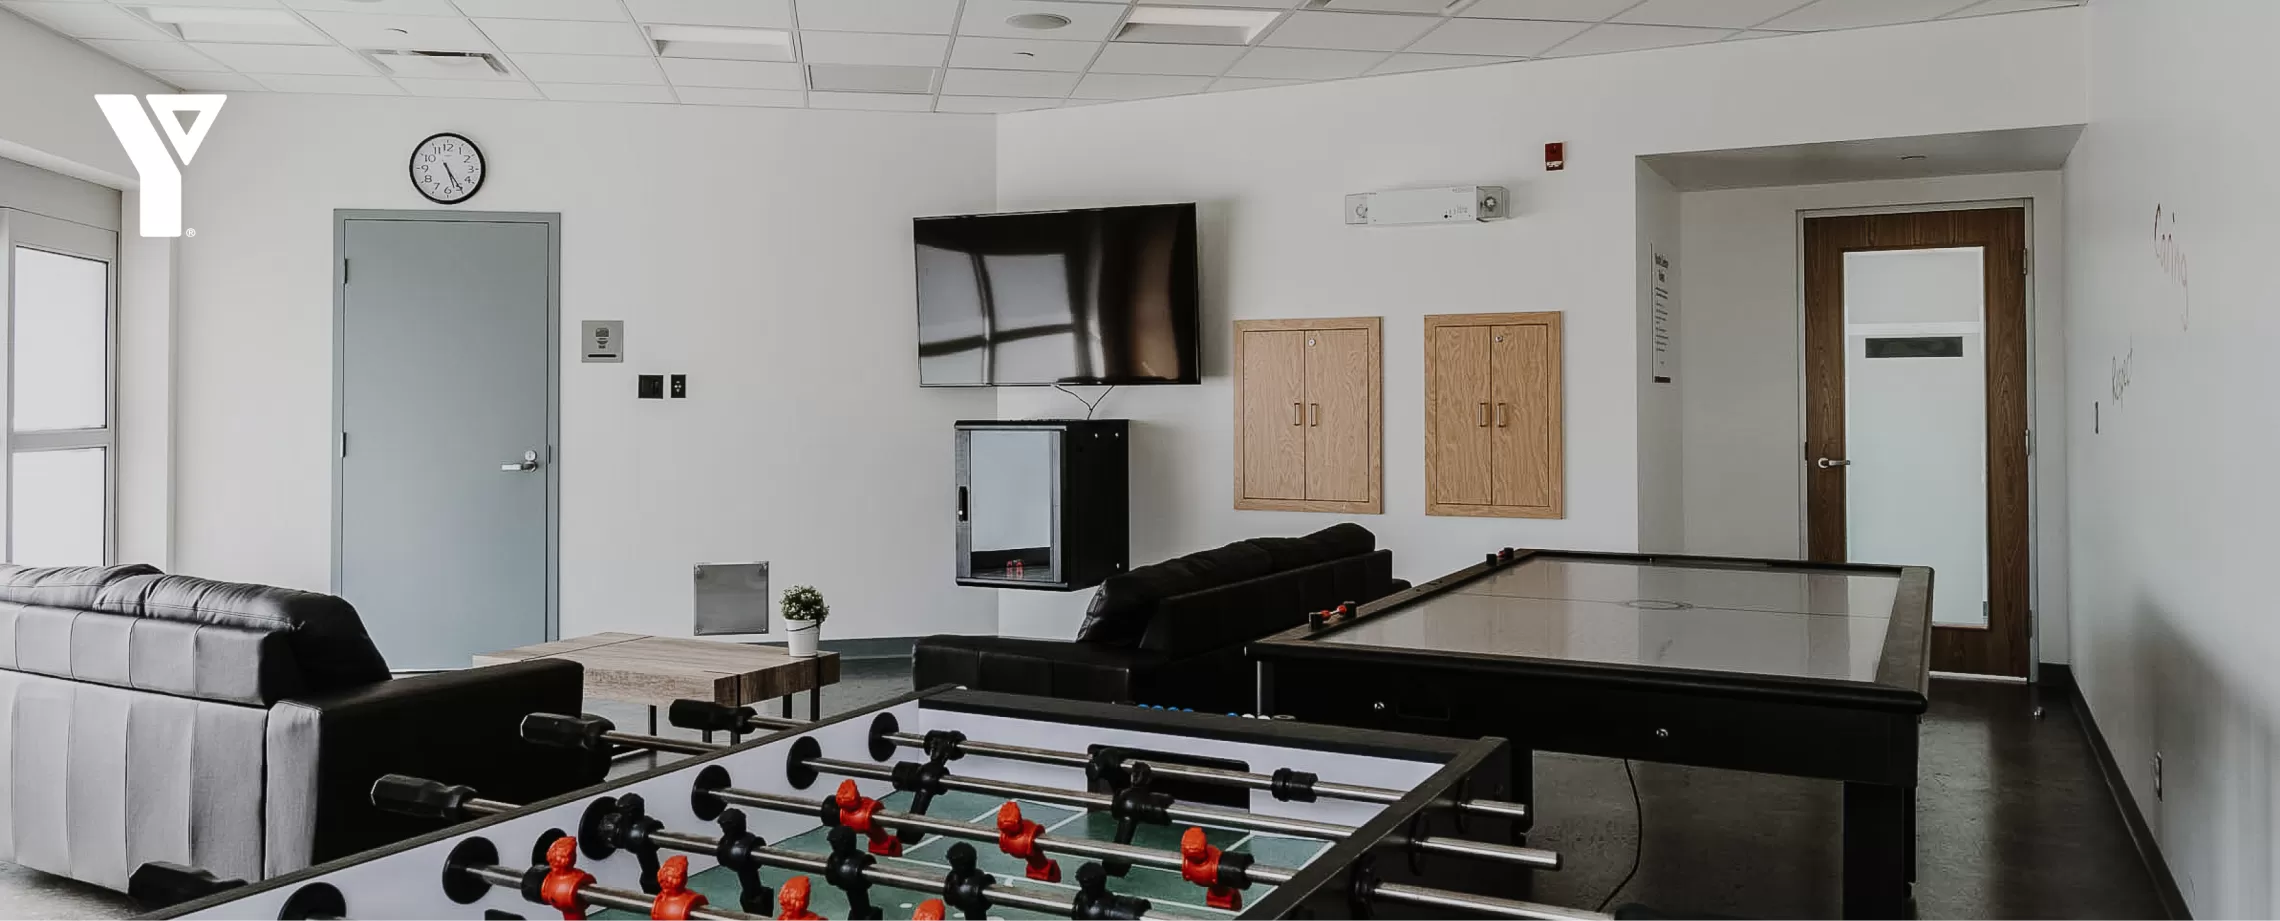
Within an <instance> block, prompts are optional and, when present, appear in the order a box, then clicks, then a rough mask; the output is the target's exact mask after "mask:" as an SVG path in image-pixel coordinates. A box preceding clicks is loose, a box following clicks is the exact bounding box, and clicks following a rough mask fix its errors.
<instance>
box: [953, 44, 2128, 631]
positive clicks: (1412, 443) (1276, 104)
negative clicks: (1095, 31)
mask: <svg viewBox="0 0 2280 921" xmlns="http://www.w3.org/2000/svg"><path fill="white" fill-rule="evenodd" d="M2080 28H2081V14H2080V11H2079V10H2075V9H2059V10H2052V11H2045V12H2037V13H2023V14H2019V15H2014V16H1992V17H1985V18H1979V19H1969V20H1950V21H1943V22H1936V23H1927V24H1922V25H1913V26H1900V27H1893V28H1885V29H1868V30H1859V31H1850V32H1835V33H1823V34H1817V35H1809V36H1796V37H1787V38H1782V39H1780V40H1773V41H1759V42H1734V43H1726V44H1718V45H1704V46H1696V47H1689V48H1678V49H1669V50H1662V51H1652V52H1642V53H1636V54H1621V55H1607V56H1601V57H1585V58H1573V59H1562V60H1554V61H1543V62H1531V63H1526V64H1514V65H1505V66H1499V67H1487V68H1477V69H1470V70H1461V71H1444V72H1439V73H1425V74H1409V75H1402V76H1396V77H1385V78H1376V79H1368V80H1357V81H1346V82H1338V83H1327V84H1313V85H1305V86H1294V87H1283V88H1277V89H1268V90H1254V91H1249V92H1242V93H1227V94H1217V95H1208V96H1192V97H1182V98H1176V99H1162V100H1151V101H1146V102H1135V103H1127V104H1117V105H1106V106H1086V107H1081V108H1073V109H1060V110H1053V111H1044V112H1029V113H1022V114H1018V115H1010V116H1006V117H1003V118H1002V119H1001V120H1000V121H999V123H998V205H999V206H1000V207H1001V208H1007V209H1021V208H1038V207H1057V206H1078V205H1100V204H1118V203H1133V202H1149V201H1168V200H1194V201H1200V202H1202V203H1204V206H1205V207H1204V226H1203V248H1204V273H1205V278H1204V293H1205V299H1206V304H1205V315H1204V322H1205V325H1204V329H1205V331H1206V335H1205V339H1204V347H1205V354H1204V373H1205V375H1206V379H1205V382H1204V383H1203V384H1202V385H1201V386H1196V387H1158V388H1148V389H1141V388H1134V389H1131V390H1127V391H1119V392H1118V393H1117V394H1116V395H1115V396H1112V397H1110V398H1109V401H1108V403H1107V404H1106V405H1105V406H1103V407H1102V408H1101V412H1102V413H1103V414H1106V415H1110V416H1120V417H1129V418H1132V419H1133V420H1135V425H1134V428H1133V474H1132V490H1133V497H1132V504H1133V509H1134V514H1133V524H1132V558H1133V562H1134V563H1146V562H1151V561H1154V560H1158V559H1162V558H1164V557H1167V556H1172V555H1176V554H1179V553H1184V552H1188V551H1192V550H1195V549H1199V548H1202V547H1207V546H1211V545H1214V544H1217V543H1221V542H1225V541H1228V540H1233V539H1237V538H1241V537H1247V536H1253V535H1257V534H1263V533H1299V532H1304V531H1308V530H1312V529H1314V528H1318V527H1321V526H1323V525H1326V524H1329V523H1331V522H1334V521H1338V520H1343V519H1346V518H1353V517H1358V518H1359V519H1360V520H1362V521H1363V523H1365V524H1366V525H1367V526H1368V527H1370V528H1371V529H1372V530H1374V531H1376V532H1377V533H1378V535H1379V540H1380V542H1381V544H1382V545H1384V546H1390V547H1392V548H1394V551H1395V568H1396V570H1397V572H1399V573H1400V574H1402V575H1404V576H1408V577H1419V576H1430V575H1438V574H1440V573H1442V572H1445V571H1447V570H1449V569H1451V568H1454V567H1455V566H1458V565H1462V564H1463V563H1464V562H1465V561H1467V560H1470V559H1474V558H1477V555H1478V554H1479V553H1480V552H1481V551H1482V550H1483V549H1484V548H1488V547H1496V546H1505V545H1513V546H1527V545H1538V546H1557V547H1572V548H1584V549H1630V548H1633V547H1636V546H1639V544H1640V523H1641V517H1640V500H1639V497H1640V490H1639V447H1640V426H1639V405H1640V397H1639V388H1640V383H1639V382H1640V381H1641V380H1642V379H1643V376H1642V375H1643V369H1641V368H1640V367H1639V361H1638V357H1639V355H1640V347H1639V343H1638V339H1637V337H1638V336H1639V335H1640V328H1639V323H1638V311H1637V309H1636V303H1637V281H1636V279H1637V264H1636V255H1635V254H1636V252H1637V249H1638V239H1637V235H1636V224H1637V214H1636V210H1635V199H1636V195H1637V183H1638V175H1637V172H1636V166H1635V163H1634V158H1635V157H1637V156H1639V155H1642V154H1652V153H1663V152H1675V151H1683V150H1708V149H1724V148H1734V147H1758V146H1769V145H1778V144H1790V143H1805V142H1814V141H1828V140H1844V139H1857V138H1872V137H1892V136H1909V135H1922V134H1942V133H1949V132H1958V131H1976V130H1986V129H1997V128H2013V127H2026V126H2038V125H2052V124H2070V123H2079V122H2080V121H2082V120H2083V117H2084V82H2083V72H2082V66H2083V61H2082V53H2081V50H2082V49H2081V31H2080ZM1934 59H1936V60H1938V61H1940V62H1941V66H1940V67H1937V68H1929V69H1927V68H1924V67H1922V66H1921V64H1922V62H1923V61H1926V60H1934ZM1831 61H1844V62H1846V64H1847V66H1845V67H1843V68H1832V67H1830V66H1829V62H1831ZM1894 73H1907V74H1909V78H1908V79H1906V80H1895V79H1891V78H1890V76H1889V75H1890V74H1894ZM1991 87H2000V88H2001V91H1999V92H1998V91H1991V90H1990V88H1991ZM1547 141H1565V142H1567V144H1568V149H1567V162H1568V168H1567V170H1566V171H1565V172H1562V173H1557V174H1545V173H1543V172H1542V165H1541V161H1540V160H1538V159H1536V158H1537V156H1538V154H1539V152H1540V151H1541V150H1542V149H1543V148H1542V145H1543V144H1544V143H1545V142H1547ZM1434 181H1444V182H1481V183H1498V184H1504V185H1508V186H1510V187H1512V190H1513V193H1514V199H1515V204H1516V205H1517V210H1518V217H1517V218H1516V219H1514V220H1510V221H1506V222H1502V223H1496V224H1486V225H1477V226H1462V227H1421V228H1351V227H1346V226H1344V225H1343V224H1341V222H1340V210H1341V203H1340V197H1341V196H1342V195H1344V194H1345V193H1349V192H1358V191H1365V190H1371V189H1383V188H1389V187H1396V186H1402V185H1410V184H1419V183H1427V182H1434ZM1696 261H1698V260H1696V259H1694V258H1693V257H1691V256H1690V257H1689V259H1688V262H1689V263H1693V262H1696ZM1687 271H1688V272H1691V271H1693V269H1692V268H1691V267H1689V268H1688V269H1687ZM1681 309H1682V310H1685V309H1688V308H1686V307H1685V306H1683V305H1682V308H1681ZM1518 310H1561V311H1565V312H1566V333H1567V343H1566V373H1567V379H1566V382H1565V385H1566V394H1567V406H1566V425H1567V450H1568V457H1567V513H1568V517H1567V519H1565V520H1562V521H1526V520H1518V519H1510V520H1505V519H1455V518H1427V517H1426V516H1424V515H1423V514H1422V509H1423V505H1424V470H1423V466H1424V458H1423V453H1424V452H1423V449H1422V447H1421V446H1420V445H1421V442H1422V440H1423V437H1424V434H1423V422H1422V418H1421V414H1420V411H1419V407H1420V406H1421V405H1422V403H1423V399H1424V394H1423V386H1422V383H1421V377H1422V374H1423V359H1422V355H1421V350H1422V348H1423V346H1422V339H1421V337H1422V321H1421V317H1423V316H1424V315H1426V314H1429V313H1454V312H1468V311H1518ZM1352 315H1382V316H1384V317H1385V318H1386V320H1387V322H1386V324H1385V362H1384V369H1385V387H1384V394H1385V426H1384V435H1385V446H1386V447H1385V480H1386V489H1385V495H1386V510H1387V511H1386V514H1385V515H1383V516H1378V517H1368V516H1341V515H1310V514H1295V513H1277V512H1238V511H1235V510H1233V508H1232V504H1233V502H1232V496H1231V493H1230V490H1231V487H1230V482H1231V479H1232V474H1231V470H1230V466H1229V465H1230V464H1231V463H1232V455H1231V450H1232V448H1231V445H1230V419H1231V417H1232V412H1233V411H1232V409H1231V408H1230V402H1229V401H1230V391H1229V387H1228V383H1229V382H1228V368H1227V360H1228V355H1227V348H1226V337H1227V335H1228V333H1227V330H1228V329H1229V325H1228V324H1229V321H1230V320H1233V319H1237V318H1252V317H1260V318H1267V317H1307V316H1352ZM1682 358H1683V356H1682ZM1075 405H1076V404H1075V403H1074V402H1073V401H1071V400H1069V398H1067V397H1065V396H1062V395H1060V394H1056V393H1052V392H1050V391H1042V392H1040V391H1030V390H1007V391H1004V392H1003V394H1002V396H1001V398H1000V400H999V404H998V409H999V412H1000V413H1001V414H1002V415H1003V416H1004V417H1006V418H1018V417H1024V416H1049V415H1066V414H1068V413H1069V412H1071V411H1072V410H1073V409H1074V408H1075ZM1083 604H1084V598H1083V597H1082V596H1081V593H1077V594H1075V595H1072V596H1052V595H1042V594H1016V593H1010V592H1009V593H1007V594H1006V596H1005V598H1004V600H1003V601H1002V602H1001V604H1000V624H999V628H1000V630H1001V632H1004V633H1008V634H1023V635H1039V636H1067V635H1069V634H1070V633H1071V632H1073V630H1074V628H1075V625H1076V623H1077V621H1078V614H1079V612H1080V611H1081V609H1082V607H1083Z"/></svg>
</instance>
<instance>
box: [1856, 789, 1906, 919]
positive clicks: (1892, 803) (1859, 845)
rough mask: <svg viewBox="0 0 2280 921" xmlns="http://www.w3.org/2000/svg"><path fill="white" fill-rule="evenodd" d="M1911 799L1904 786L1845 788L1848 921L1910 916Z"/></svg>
mask: <svg viewBox="0 0 2280 921" xmlns="http://www.w3.org/2000/svg"><path fill="white" fill-rule="evenodd" d="M1913 801H1914V798H1913V796H1912V791H1910V790H1909V789H1908V788H1906V787H1896V786H1890V785H1887V784H1872V783H1852V782H1848V783H1846V784H1845V831H1844V842H1845V845H1844V849H1845V854H1844V865H1845V895H1844V898H1845V917H1847V918H1905V917H1907V916H1908V891H1909V883H1908V877H1909V876H1910V867H1911V864H1912V863H1913V862H1914V861H1915V854H1914V853H1913V852H1914V850H1915V849H1914V847H1912V846H1911V841H1910V838H1911V834H1910V828H1909V826H1910V824H1911V823H1910V817H1909V814H1908V813H1909V812H1910V807H1911V805H1912V803H1913Z"/></svg>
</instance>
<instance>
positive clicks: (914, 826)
mask: <svg viewBox="0 0 2280 921" xmlns="http://www.w3.org/2000/svg"><path fill="white" fill-rule="evenodd" d="M705 792H706V793H709V794H711V795H712V796H715V797H718V798H719V799H720V801H721V802H724V803H733V804H736V805H739V806H751V807H753V808H756V809H768V810H772V811H775V812H785V813H793V814H798V815H809V814H813V813H814V812H815V810H816V802H815V801H814V800H812V799H803V798H801V797H797V796H786V795H784V794H781V793H762V792H759V791H757V790H740V789H737V788H735V787H721V788H717V789H713V790H707V791H705ZM871 819H872V821H875V822H878V823H880V824H882V825H886V826H888V827H890V828H894V829H897V830H901V829H909V830H912V831H921V832H930V833H933V834H938V835H942V836H944V837H949V838H966V839H969V840H974V841H996V840H998V832H997V830H995V829H993V828H990V827H988V826H984V825H981V824H979V823H974V822H961V821H957V820H954V819H941V818H935V817H933V816H925V815H915V814H912V813H908V812H896V811H894V810H890V809H878V810H874V811H873V812H872V813H871ZM659 840H661V841H662V840H663V839H662V838H660V839H659ZM1036 841H1037V844H1038V846H1039V847H1042V848H1044V849H1045V850H1046V851H1048V852H1055V851H1057V852H1060V853H1063V854H1070V855H1074V856H1078V857H1091V858H1096V859H1113V860H1122V861H1126V862H1128V863H1131V864H1134V865H1136V866H1144V867H1155V868H1158V869H1163V870H1170V871H1172V872H1175V873H1177V872H1179V871H1180V867H1181V865H1182V863H1183V862H1182V860H1181V859H1180V855H1179V854H1178V853H1177V852H1174V851H1161V850H1156V849H1154V848H1146V847H1140V846H1138V845H1133V844H1117V843H1115V842H1111V841H1094V840H1091V839H1089V838H1065V837H1061V836H1058V835H1053V834H1042V833H1041V834H1039V835H1037V838H1036ZM1243 873H1244V875H1245V876H1248V877H1250V878H1251V879H1253V880H1257V881H1258V882H1262V883H1270V884H1273V885H1277V886H1280V885H1283V884H1286V883H1288V882H1290V881H1291V879H1292V878H1293V877H1295V876H1296V875H1297V873H1298V871H1297V870H1293V869H1288V868H1285V867H1275V866H1269V865H1267V864H1261V863H1254V864H1252V865H1250V866H1248V867H1245V868H1244V869H1243ZM1370 891H1371V894H1372V895H1373V896H1375V897H1378V898H1383V899H1386V900H1388V901H1394V902H1404V903H1407V904H1411V905H1421V906H1426V907H1431V908H1456V909H1461V910H1465V911H1475V912H1479V913H1481V914H1485V915H1492V916H1495V917H1499V918H1522V919H1533V921H1607V919H1611V918H1613V917H1614V916H1613V915H1608V914H1602V913H1599V912H1589V911H1578V910H1575V909H1571V908H1562V907H1560V906H1557V905H1544V904H1540V903H1536V902H1523V901H1519V900H1516V899H1499V898H1494V897H1490V896H1481V895H1473V894H1471V893H1465V892H1452V891H1449V890H1446V889H1432V888H1427V887H1424V886H1409V885H1403V884H1399V883H1385V882H1375V883H1372V884H1371V887H1370Z"/></svg>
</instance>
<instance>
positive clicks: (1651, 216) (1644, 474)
mask: <svg viewBox="0 0 2280 921" xmlns="http://www.w3.org/2000/svg"><path fill="white" fill-rule="evenodd" d="M1638 175H1639V181H1638V213H1639V223H1638V227H1639V229H1638V237H1639V244H1638V254H1639V255H1638V260H1639V262H1638V276H1639V280H1638V310H1639V318H1638V324H1639V335H1638V342H1639V354H1638V358H1637V361H1638V375H1639V549H1641V550H1651V551H1657V552H1661V553H1676V552H1678V551H1680V550H1683V549H1685V545H1686V500H1685V496H1684V490H1685V485H1686V479H1685V476H1686V475H1685V467H1686V441H1685V432H1684V428H1683V425H1682V421H1681V418H1680V416H1681V413H1682V410H1683V407H1684V405H1685V401H1684V392H1685V389H1686V373H1685V369H1684V368H1681V367H1679V363H1680V362H1682V361H1684V360H1685V351H1684V349H1683V348H1682V346H1683V343H1680V342H1678V341H1676V340H1677V338H1678V333H1679V329H1678V327H1677V326H1676V325H1675V324H1676V322H1677V321H1679V320H1681V319H1682V318H1683V317H1684V316H1685V311H1686V305H1685V298H1684V296H1683V295H1684V291H1682V290H1680V289H1678V288H1672V289H1671V292H1670V293H1671V294H1672V295H1673V297H1672V299H1671V303H1672V304H1675V305H1676V306H1677V310H1678V311H1679V316H1678V317H1674V318H1672V319H1673V325H1672V326H1671V327H1670V329H1669V330H1668V332H1669V335H1670V337H1671V339H1672V340H1673V341H1672V342H1671V346H1672V348H1673V350H1674V351H1673V354H1672V358H1671V362H1670V365H1671V367H1670V370H1671V374H1670V382H1669V383H1656V382H1655V375H1654V345H1655V343H1654V299H1655V264H1654V259H1655V255H1656V254H1657V253H1660V254H1661V255H1662V257H1663V258H1664V259H1665V260H1667V261H1669V262H1670V263H1671V264H1672V267H1673V269H1672V273H1671V274H1672V276H1673V279H1674V280H1676V279H1681V278H1683V277H1684V274H1685V264H1684V263H1683V262H1681V261H1680V259H1679V258H1678V257H1679V253H1680V251H1681V250H1682V249H1683V248H1684V247H1683V246H1682V245H1681V242H1680V238H1679V219H1678V218H1679V196H1678V190H1677V189H1674V188H1672V187H1671V184H1670V182H1669V181H1667V180H1665V179H1663V177H1662V175H1661V174H1660V173H1657V172H1655V171H1654V169H1653V168H1652V167H1649V166H1648V165H1647V164H1646V163H1645V162H1643V161H1642V162H1640V163H1639V164H1638Z"/></svg>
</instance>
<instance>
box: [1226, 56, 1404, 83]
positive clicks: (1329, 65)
mask: <svg viewBox="0 0 2280 921" xmlns="http://www.w3.org/2000/svg"><path fill="white" fill-rule="evenodd" d="M1382 60H1385V55H1384V54H1381V53H1379V52H1375V51H1326V50H1322V49H1317V48H1253V49H1251V53H1250V54H1246V55H1244V56H1243V59H1242V60H1240V61H1237V62H1235V66H1234V67H1232V68H1229V69H1228V71H1227V75H1228V76H1230V77H1280V78H1285V79H1291V80H1337V79H1340V78H1344V77H1359V76H1361V75H1362V72H1363V71H1366V70H1369V69H1370V67H1371V66H1373V65H1375V64H1377V62H1379V61H1382Z"/></svg>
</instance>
